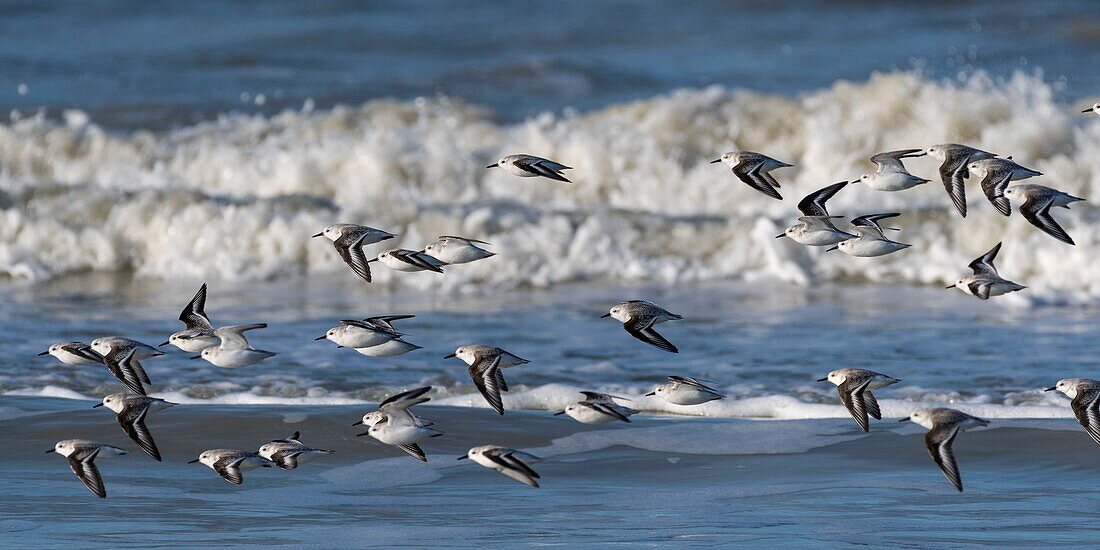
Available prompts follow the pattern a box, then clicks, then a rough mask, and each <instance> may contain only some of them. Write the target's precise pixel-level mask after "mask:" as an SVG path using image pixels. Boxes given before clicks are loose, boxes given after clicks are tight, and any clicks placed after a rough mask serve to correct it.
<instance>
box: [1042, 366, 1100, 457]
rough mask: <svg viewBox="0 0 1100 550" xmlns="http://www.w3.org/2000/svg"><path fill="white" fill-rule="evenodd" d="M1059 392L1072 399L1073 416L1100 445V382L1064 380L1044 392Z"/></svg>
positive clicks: (1079, 379)
mask: <svg viewBox="0 0 1100 550" xmlns="http://www.w3.org/2000/svg"><path fill="white" fill-rule="evenodd" d="M1055 390H1057V391H1059V392H1062V393H1064V394H1065V395H1066V397H1068V398H1070V399H1072V400H1073V401H1070V403H1069V407H1070V409H1073V416H1076V417H1077V421H1078V422H1080V423H1081V426H1082V427H1084V428H1085V433H1087V434H1089V437H1091V438H1092V440H1093V441H1095V442H1096V443H1097V444H1100V409H1098V408H1097V407H1098V405H1100V382H1097V381H1096V380H1090V379H1088V378H1063V379H1061V380H1059V381H1058V384H1057V385H1055V386H1054V387H1053V388H1047V389H1046V390H1044V391H1055Z"/></svg>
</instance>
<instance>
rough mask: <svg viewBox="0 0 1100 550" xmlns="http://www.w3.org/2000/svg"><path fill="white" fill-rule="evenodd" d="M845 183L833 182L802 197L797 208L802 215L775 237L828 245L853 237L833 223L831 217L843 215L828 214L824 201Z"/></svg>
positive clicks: (814, 244)
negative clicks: (796, 221)
mask: <svg viewBox="0 0 1100 550" xmlns="http://www.w3.org/2000/svg"><path fill="white" fill-rule="evenodd" d="M845 185H848V182H846V181H842V182H839V183H834V184H832V185H829V186H827V187H822V188H821V189H818V190H817V191H814V192H813V193H810V194H809V195H806V196H805V197H803V199H802V200H801V201H799V203H798V210H799V211H800V212H802V217H801V218H798V222H799V223H796V224H794V225H792V226H790V227H788V228H787V230H786V231H784V232H782V233H780V234H778V235H776V236H775V238H777V239H780V238H783V237H790V238H791V240H793V241H794V242H796V243H799V244H804V245H806V246H829V245H834V244H837V243H839V242H843V241H846V240H848V239H854V238H855V237H856V236H855V235H853V234H851V233H848V232H846V231H841V230H839V229H837V228H836V226H835V225H833V221H832V218H842V217H843V216H830V215H829V211H828V210H827V209H826V208H825V201H827V200H829V199H831V198H832V197H833V195H835V194H836V193H837V191H840V190H841V189H844V186H845Z"/></svg>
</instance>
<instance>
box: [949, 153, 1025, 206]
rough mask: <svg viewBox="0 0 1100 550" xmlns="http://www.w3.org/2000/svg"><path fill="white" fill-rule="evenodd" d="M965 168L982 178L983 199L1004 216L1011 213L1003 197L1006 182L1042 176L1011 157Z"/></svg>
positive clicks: (986, 160)
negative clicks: (987, 200)
mask: <svg viewBox="0 0 1100 550" xmlns="http://www.w3.org/2000/svg"><path fill="white" fill-rule="evenodd" d="M966 168H967V170H969V171H970V173H972V174H974V175H975V176H978V177H980V178H982V191H983V192H984V193H985V197H986V198H987V199H989V202H990V203H992V204H993V207H994V208H996V209H997V211H998V212H1000V213H1001V214H1004V215H1005V216H1007V215H1009V214H1011V213H1012V206H1011V205H1010V204H1009V202H1008V199H1006V198H1005V197H1004V192H1005V189H1007V188H1008V182H1010V181H1016V180H1024V179H1027V178H1032V177H1035V176H1041V175H1043V173H1042V172H1036V171H1035V170H1032V169H1031V168H1024V167H1023V166H1020V165H1019V164H1016V163H1015V162H1013V161H1012V159H1011V157H1009V158H1007V159H1002V158H991V159H981V160H976V161H974V162H971V163H970V164H969V165H967V167H966Z"/></svg>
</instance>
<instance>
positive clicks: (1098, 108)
mask: <svg viewBox="0 0 1100 550" xmlns="http://www.w3.org/2000/svg"><path fill="white" fill-rule="evenodd" d="M1081 112H1082V113H1096V114H1098V115H1100V103H1093V104H1092V107H1089V108H1088V109H1085V110H1084V111H1081Z"/></svg>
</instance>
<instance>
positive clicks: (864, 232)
mask: <svg viewBox="0 0 1100 550" xmlns="http://www.w3.org/2000/svg"><path fill="white" fill-rule="evenodd" d="M900 215H901V214H899V213H897V212H888V213H885V214H868V215H866V216H860V217H858V218H855V219H853V220H852V230H853V231H855V232H856V233H857V234H858V235H859V237H857V238H854V239H848V240H846V241H841V242H840V243H839V244H837V245H836V246H834V247H832V248H830V249H829V250H837V249H840V251H841V252H843V253H845V254H847V255H849V256H856V257H860V258H871V257H875V256H885V255H887V254H890V253H893V252H897V251H898V250H902V249H905V248H909V247H910V246H912V245H910V244H905V243H900V242H897V241H893V240H890V239H889V238H888V237H887V236H886V234H885V233H883V231H882V226H881V225H879V222H880V221H882V220H885V219H888V218H893V217H896V216H900ZM888 229H894V228H892V227H891V228H888Z"/></svg>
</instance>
